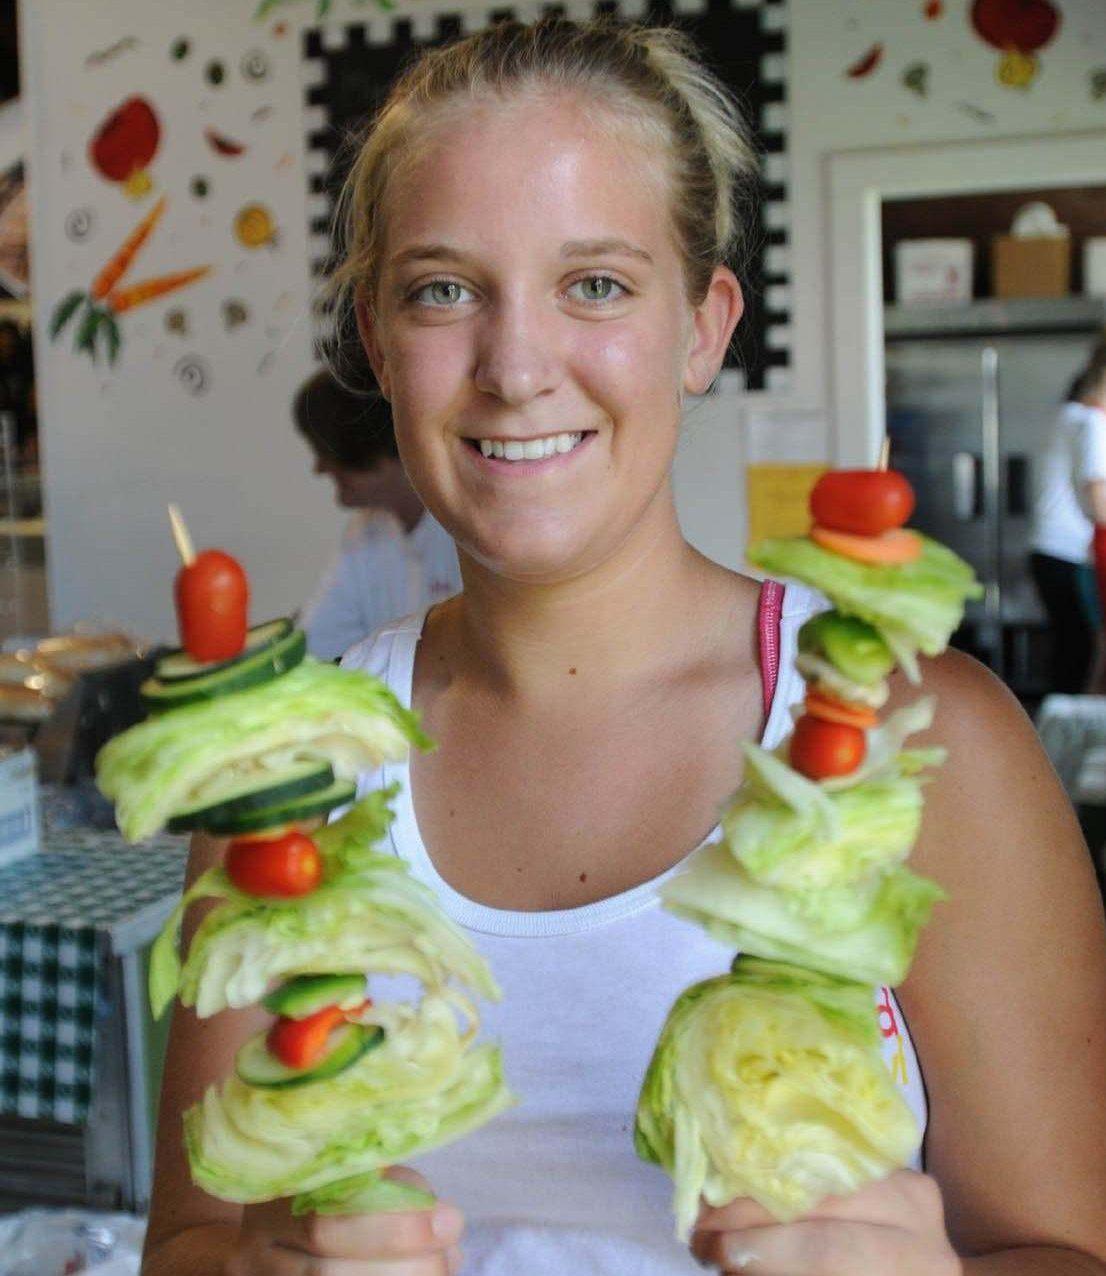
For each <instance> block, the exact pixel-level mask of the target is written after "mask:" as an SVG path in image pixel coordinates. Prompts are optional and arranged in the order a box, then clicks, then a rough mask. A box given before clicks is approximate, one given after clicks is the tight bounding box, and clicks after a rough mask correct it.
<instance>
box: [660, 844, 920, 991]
mask: <svg viewBox="0 0 1106 1276" xmlns="http://www.w3.org/2000/svg"><path fill="white" fill-rule="evenodd" d="M943 898H944V892H943V891H942V890H941V888H940V887H939V886H938V885H937V884H936V883H935V882H931V881H929V880H927V879H926V878H923V877H917V876H916V875H915V874H913V873H911V872H910V871H909V870H908V869H905V868H893V869H890V870H889V871H888V872H886V873H884V874H882V875H878V876H875V877H874V878H873V880H872V882H871V883H870V884H869V885H868V887H867V888H858V887H857V886H856V885H852V886H848V887H843V888H837V889H833V890H825V889H812V890H796V891H790V890H788V891H783V890H779V889H778V888H776V887H772V886H763V885H760V884H758V883H757V882H756V881H754V880H753V878H752V877H751V876H750V875H749V873H748V872H747V871H746V870H745V868H743V867H742V865H741V864H739V863H738V862H737V860H736V859H735V858H734V857H733V855H732V854H731V853H730V851H729V848H728V847H727V846H726V845H725V844H724V843H722V842H716V843H714V844H712V845H710V846H706V847H704V848H703V849H702V850H701V851H698V852H696V854H695V855H693V856H692V857H691V860H690V861H689V862H688V867H687V868H686V869H685V870H684V872H682V873H680V874H678V875H677V876H676V877H674V878H672V879H671V880H670V881H669V882H667V883H666V884H665V885H664V886H663V887H662V888H661V899H662V901H663V903H664V906H665V908H667V909H668V910H669V911H670V912H672V913H674V914H675V915H676V916H678V917H683V918H686V919H687V920H688V921H692V922H695V923H696V924H697V925H699V926H702V927H703V928H704V929H705V930H706V932H707V933H708V934H709V935H712V936H713V937H714V938H715V939H717V940H719V942H721V943H723V944H727V945H729V946H730V947H732V948H735V949H738V950H740V951H741V952H743V953H749V954H751V955H752V956H756V957H766V958H769V959H772V960H777V961H785V962H793V963H794V964H796V965H799V966H805V967H807V968H808V969H810V970H817V971H823V972H824V973H826V974H829V975H836V976H838V977H840V978H843V979H852V980H856V981H858V982H861V983H870V984H892V985H893V984H898V983H901V982H902V981H903V979H905V978H906V973H907V971H908V970H909V969H910V963H911V961H912V960H913V957H914V949H915V947H916V946H917V942H918V934H919V932H920V931H921V928H922V927H923V926H924V925H925V923H926V921H927V920H928V918H929V914H930V912H931V911H932V909H933V905H934V904H935V903H936V902H937V901H938V900H941V899H943Z"/></svg>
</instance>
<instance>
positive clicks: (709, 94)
mask: <svg viewBox="0 0 1106 1276" xmlns="http://www.w3.org/2000/svg"><path fill="white" fill-rule="evenodd" d="M529 89H535V90H542V89H551V90H554V91H556V90H561V89H563V90H571V91H575V92H577V93H580V94H584V95H587V96H589V97H590V98H591V99H592V101H593V102H594V103H595V104H597V105H599V106H600V107H603V106H605V107H607V108H608V109H609V111H610V114H611V115H612V116H614V117H616V118H618V119H620V120H623V119H624V120H625V121H626V123H628V124H629V125H631V126H632V127H637V128H638V129H639V130H644V131H645V134H646V138H647V140H648V142H649V143H650V144H652V145H653V146H655V147H656V148H657V149H660V150H664V151H665V152H666V159H667V162H668V173H669V184H670V189H671V192H672V223H673V229H674V232H675V238H676V243H677V246H678V248H679V251H680V254H681V257H682V259H683V263H684V275H685V280H686V286H687V294H688V298H689V300H690V301H691V302H692V303H693V304H694V303H696V302H698V301H700V300H702V298H703V296H705V294H706V291H707V287H708V285H709V283H710V278H711V274H712V272H713V271H714V268H715V267H716V266H717V265H719V264H722V263H726V264H729V265H731V266H733V267H734V269H735V270H737V271H738V273H741V271H742V270H743V269H744V267H745V264H746V258H747V255H748V240H747V225H748V223H750V222H752V220H753V212H754V210H755V206H756V198H757V185H758V174H757V163H756V159H755V156H754V153H753V149H752V146H751V144H750V141H749V135H748V130H747V127H746V125H745V122H744V119H743V117H742V114H741V110H740V108H739V107H738V105H737V103H736V101H735V100H734V98H733V96H732V95H731V94H730V93H729V91H728V90H727V89H726V87H725V86H724V85H723V84H722V83H721V82H720V81H719V80H718V79H717V77H716V76H714V75H713V74H712V73H711V72H710V71H708V70H707V69H706V68H705V67H704V66H703V65H702V64H701V63H700V62H699V61H698V59H697V56H696V50H695V46H694V45H693V43H692V41H691V40H690V39H689V38H688V37H687V36H685V35H684V34H683V33H681V32H679V31H676V30H674V29H670V28H664V27H640V26H631V25H628V24H625V23H620V22H616V21H612V20H610V19H599V20H596V21H591V22H585V23H576V22H572V21H570V20H568V19H565V18H559V17H551V18H543V19H541V20H540V21H538V22H536V23H533V24H526V23H522V22H517V21H507V22H500V23H496V24H495V25H493V26H490V27H488V28H486V29H485V30H482V31H479V32H477V33H475V34H474V35H471V36H468V37H467V38H465V39H463V40H461V41H459V42H457V43H455V44H451V45H447V46H445V47H442V48H437V49H432V50H429V51H427V52H426V53H424V54H423V55H422V56H421V57H420V58H419V59H418V61H417V62H415V63H414V65H412V66H411V67H410V68H409V69H408V70H407V71H406V72H405V73H404V74H403V75H402V76H401V77H400V79H399V80H398V81H397V82H396V84H395V85H394V86H393V88H392V90H391V92H390V93H389V95H388V98H387V100H386V101H385V103H384V105H383V106H382V108H381V110H380V111H379V113H378V114H377V116H376V118H375V119H374V121H373V122H372V124H371V126H370V128H369V130H368V133H367V134H366V135H365V137H364V139H363V141H362V142H361V143H360V145H359V149H358V153H357V156H356V159H355V160H354V163H353V165H352V167H351V169H350V172H349V176H348V177H347V178H346V182H345V186H344V188H343V190H342V193H341V196H340V198H339V201H338V209H337V214H336V218H335V229H336V232H337V243H338V250H337V260H338V265H337V268H336V269H335V271H334V273H333V274H332V276H331V279H330V282H329V286H328V291H329V294H330V297H331V300H332V301H333V302H334V304H335V306H336V310H337V314H336V320H337V324H338V342H339V344H341V341H342V333H343V332H348V331H349V328H348V324H349V321H350V320H351V319H352V312H353V306H354V303H355V301H356V300H357V299H358V298H359V297H364V298H365V299H366V300H367V301H368V302H369V303H370V305H371V302H372V296H373V292H374V289H375V284H376V281H377V274H378V263H379V256H380V250H381V240H382V237H383V233H384V201H385V196H386V193H387V189H388V185H389V182H390V180H391V178H392V177H393V175H394V174H395V172H396V170H397V168H398V167H399V166H400V164H401V163H405V162H409V161H410V159H411V156H412V154H414V153H417V151H416V149H415V148H416V146H417V142H418V140H419V136H420V134H421V133H422V132H423V131H425V130H426V129H428V128H429V127H430V125H431V123H432V122H433V121H435V120H437V119H438V118H440V115H441V110H440V108H442V107H443V106H446V105H448V104H450V103H452V102H455V101H456V100H457V99H459V98H462V97H464V98H467V99H469V100H487V99H489V98H495V97H499V98H504V97H507V96H508V95H510V94H512V93H518V92H522V91H525V90H529Z"/></svg>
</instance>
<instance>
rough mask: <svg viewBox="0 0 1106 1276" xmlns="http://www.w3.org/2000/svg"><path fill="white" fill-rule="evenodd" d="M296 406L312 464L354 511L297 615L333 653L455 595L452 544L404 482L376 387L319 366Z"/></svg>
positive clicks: (324, 652) (315, 642)
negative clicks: (361, 386)
mask: <svg viewBox="0 0 1106 1276" xmlns="http://www.w3.org/2000/svg"><path fill="white" fill-rule="evenodd" d="M292 414H293V417H294V419H295V423H296V428H297V429H298V430H299V432H300V433H301V434H302V435H303V437H304V438H305V439H306V440H307V443H308V445H309V446H310V448H311V451H312V453H313V454H314V460H315V466H314V472H315V473H316V474H325V475H328V476H329V477H330V478H331V479H332V480H333V482H334V496H335V499H336V501H337V502H338V504H339V505H341V506H343V507H344V508H346V509H351V510H353V511H355V513H354V515H353V517H352V518H351V519H350V521H349V523H348V524H347V526H346V528H345V531H344V532H343V535H342V542H341V547H340V549H339V552H338V555H337V557H336V558H335V559H334V561H333V562H332V563H331V565H330V567H329V568H328V570H327V571H326V573H325V575H324V576H323V577H322V579H321V581H320V582H319V586H318V588H317V589H316V591H315V593H314V595H313V596H312V598H311V599H310V601H309V602H308V603H307V604H306V606H305V607H304V609H303V612H302V614H301V617H300V623H301V624H302V625H303V628H304V629H305V630H306V631H307V643H308V649H309V650H310V652H311V654H312V655H313V656H316V657H318V658H319V659H321V660H335V659H337V658H338V657H339V656H341V655H342V653H343V652H344V651H346V650H347V648H349V647H351V646H353V644H354V643H355V642H358V641H359V640H360V639H362V638H364V637H366V635H368V634H371V633H372V632H373V630H375V629H376V628H377V627H378V626H380V625H382V624H383V623H384V622H385V621H388V620H395V619H399V618H400V617H402V616H407V615H409V614H411V613H412V612H417V611H419V610H420V609H421V608H423V607H426V606H429V604H431V603H434V602H438V601H439V600H440V599H443V598H448V597H449V596H450V595H451V594H455V593H457V592H458V591H459V590H460V588H461V574H460V570H459V568H458V566H457V551H456V549H455V548H454V546H453V541H452V539H451V537H450V536H449V534H448V533H447V532H446V531H445V530H444V529H443V528H442V526H441V524H440V523H438V522H436V521H435V519H433V518H432V517H431V516H430V514H428V513H427V512H426V509H425V507H424V506H423V503H422V501H421V500H419V498H418V496H417V495H416V494H415V491H414V489H413V488H412V487H411V484H410V483H409V482H408V480H407V474H406V472H405V471H404V468H403V464H402V462H401V461H400V459H399V452H398V450H397V448H396V438H395V431H394V430H393V428H392V413H391V408H390V407H389V406H388V402H387V400H386V399H385V398H384V397H383V395H381V393H380V391H379V390H378V389H376V388H375V387H373V388H372V389H369V390H367V391H366V392H365V393H355V392H353V391H351V390H349V389H347V388H346V387H345V386H343V385H342V384H341V383H340V382H339V381H338V380H337V379H336V378H335V377H334V375H333V374H332V373H331V372H330V371H329V370H326V369H322V370H320V371H318V372H316V373H315V375H314V376H312V377H311V378H309V380H307V381H306V382H305V383H304V384H303V385H302V386H301V387H300V389H299V391H298V392H297V394H296V398H295V401H294V403H293V407H292Z"/></svg>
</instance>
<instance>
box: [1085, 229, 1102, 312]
mask: <svg viewBox="0 0 1106 1276" xmlns="http://www.w3.org/2000/svg"><path fill="white" fill-rule="evenodd" d="M1083 291H1084V292H1085V293H1086V295H1087V296H1088V297H1106V236H1100V235H1096V236H1094V237H1092V238H1090V239H1085V240H1084V241H1083Z"/></svg>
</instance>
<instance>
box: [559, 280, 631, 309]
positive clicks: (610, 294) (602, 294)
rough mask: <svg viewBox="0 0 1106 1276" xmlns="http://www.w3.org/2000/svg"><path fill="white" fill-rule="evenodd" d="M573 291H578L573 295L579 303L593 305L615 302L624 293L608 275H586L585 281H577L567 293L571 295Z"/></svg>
mask: <svg viewBox="0 0 1106 1276" xmlns="http://www.w3.org/2000/svg"><path fill="white" fill-rule="evenodd" d="M573 289H577V290H578V291H577V293H576V294H575V295H576V297H577V298H578V299H579V300H580V301H586V302H589V303H591V304H593V305H594V304H597V303H602V302H604V301H617V300H618V298H619V297H621V296H623V295H624V294H625V292H626V289H625V288H623V286H622V285H621V284H620V283H619V282H618V280H617V279H612V278H611V277H610V275H588V277H587V278H586V279H577V281H576V282H575V283H574V284H572V285H571V286H570V288H569V292H570V293H571V292H572V290H573Z"/></svg>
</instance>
